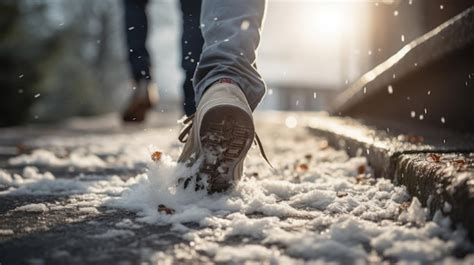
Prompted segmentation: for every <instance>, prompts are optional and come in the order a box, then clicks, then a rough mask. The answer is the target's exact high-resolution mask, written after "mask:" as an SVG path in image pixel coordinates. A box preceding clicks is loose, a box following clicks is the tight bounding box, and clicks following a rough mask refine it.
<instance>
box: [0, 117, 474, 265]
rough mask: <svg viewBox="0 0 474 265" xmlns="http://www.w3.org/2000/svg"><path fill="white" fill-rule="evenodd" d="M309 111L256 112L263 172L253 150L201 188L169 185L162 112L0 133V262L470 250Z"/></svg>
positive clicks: (423, 256) (175, 148)
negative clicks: (229, 188) (239, 165)
mask: <svg viewBox="0 0 474 265" xmlns="http://www.w3.org/2000/svg"><path fill="white" fill-rule="evenodd" d="M158 115H161V116H163V115H162V114H158ZM313 117H314V113H312V114H311V115H308V113H258V114H257V132H258V133H259V136H260V138H261V139H262V140H263V143H264V147H265V149H266V151H267V153H268V156H269V159H270V160H271V162H272V164H273V165H274V166H275V168H276V170H275V171H272V170H270V169H269V168H268V167H267V166H266V164H265V162H264V160H263V159H262V158H261V157H260V155H259V154H258V150H257V149H256V148H254V149H252V150H251V152H250V155H249V158H248V160H247V162H246V177H245V179H244V181H242V182H241V183H240V184H239V185H238V186H237V187H236V189H235V190H234V191H233V192H230V193H226V194H215V195H212V196H208V195H205V194H203V193H199V192H198V193H196V192H189V191H183V190H179V189H177V190H175V189H174V188H173V185H170V183H172V180H173V177H175V176H177V172H179V169H180V168H179V167H177V166H176V164H175V163H174V162H173V160H174V159H176V157H177V156H178V154H179V148H180V147H181V145H180V144H177V141H176V137H177V134H178V131H179V127H178V125H177V124H176V123H175V122H174V119H175V118H174V117H173V118H169V119H168V120H167V121H163V120H162V119H161V121H162V122H157V123H152V124H150V125H149V126H147V127H138V128H133V127H128V128H125V129H124V130H122V129H121V128H120V127H119V126H118V125H117V124H113V123H112V124H109V123H108V122H110V121H111V120H112V118H111V117H105V118H93V119H88V120H82V119H79V120H75V121H74V122H72V123H69V125H68V126H66V125H63V126H61V127H55V128H51V127H47V128H30V129H25V128H17V129H10V130H8V131H3V132H2V133H0V135H1V136H0V146H1V147H2V149H1V150H3V151H4V152H3V155H2V156H1V161H0V168H2V169H1V170H0V200H1V202H2V203H0V263H2V264H18V263H30V264H84V263H88V264H137V263H140V264H142V263H143V264H156V263H158V264H163V263H166V262H167V263H170V264H176V263H180V264H196V263H223V264H242V263H245V262H248V261H254V262H259V263H265V262H271V263H273V264H305V263H309V262H312V261H325V262H330V261H332V262H336V263H344V264H351V263H356V262H357V261H361V262H364V263H369V262H370V263H380V262H382V261H387V262H396V261H412V262H416V261H418V262H422V263H432V262H441V263H452V262H464V263H465V264H469V263H473V262H474V255H472V254H471V255H470V256H469V255H468V254H469V253H472V251H473V248H472V244H471V243H470V241H469V240H468V239H467V235H466V233H464V232H463V229H455V230H453V229H452V228H451V226H450V223H449V222H450V221H449V219H448V218H445V217H443V215H441V214H438V215H437V217H436V218H435V219H434V220H432V219H431V218H428V217H427V216H428V215H426V212H427V209H425V208H423V207H422V206H421V204H420V201H419V200H418V199H417V198H412V197H411V196H410V195H409V193H408V191H407V188H405V187H404V186H396V185H394V184H393V183H392V182H391V180H390V179H384V178H374V177H373V176H374V174H375V175H377V170H378V169H377V167H374V168H372V167H370V166H369V163H368V161H370V159H371V158H370V156H368V158H366V154H364V153H361V154H360V155H361V156H355V157H351V156H349V155H348V153H346V152H345V151H341V150H335V149H333V148H332V147H331V144H332V138H330V137H327V136H326V137H320V136H314V134H313V133H312V132H311V131H308V130H307V129H306V128H305V125H306V124H307V122H309V121H310V120H311V119H312V118H313ZM155 120H160V119H155ZM58 128H61V129H58ZM99 128H105V129H100V130H99ZM150 144H151V145H154V146H153V147H149V145H150ZM157 150H159V151H161V152H163V154H162V157H161V158H160V159H159V161H158V162H152V160H151V158H150V155H151V154H152V152H154V151H157ZM18 152H19V153H18ZM351 155H352V154H351ZM147 168H148V169H147ZM48 172H50V173H48ZM408 189H410V186H408ZM422 200H423V198H421V201H422ZM160 204H162V206H159V205H160ZM446 207H447V208H449V207H448V206H446ZM453 209H454V208H453ZM466 255H468V256H466Z"/></svg>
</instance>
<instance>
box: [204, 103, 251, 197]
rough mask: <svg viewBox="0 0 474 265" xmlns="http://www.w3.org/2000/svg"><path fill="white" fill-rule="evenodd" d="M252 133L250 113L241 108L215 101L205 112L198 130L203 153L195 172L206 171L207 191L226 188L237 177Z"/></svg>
mask: <svg viewBox="0 0 474 265" xmlns="http://www.w3.org/2000/svg"><path fill="white" fill-rule="evenodd" d="M254 134H255V130H254V125H253V120H252V117H251V115H249V114H248V112H246V111H245V110H243V109H242V108H239V107H237V106H234V105H218V106H214V107H212V108H210V109H209V110H207V111H206V112H205V114H204V116H203V118H202V123H201V126H200V130H199V140H200V145H201V150H202V151H203V153H202V155H203V156H204V159H203V162H202V164H201V167H200V170H199V172H200V173H201V174H204V175H207V184H208V188H207V190H208V192H209V193H214V192H222V191H226V190H228V189H229V188H231V187H232V186H233V185H235V184H236V183H237V182H238V181H239V179H240V177H241V176H240V173H239V166H241V165H242V163H243V161H244V159H245V157H246V155H247V152H248V150H249V149H250V147H251V146H252V142H253V139H254Z"/></svg>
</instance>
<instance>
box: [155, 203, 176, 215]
mask: <svg viewBox="0 0 474 265" xmlns="http://www.w3.org/2000/svg"><path fill="white" fill-rule="evenodd" d="M158 212H160V213H165V214H174V212H175V211H174V209H172V208H168V207H166V206H165V205H163V204H160V205H158Z"/></svg>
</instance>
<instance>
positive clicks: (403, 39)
mask: <svg viewBox="0 0 474 265" xmlns="http://www.w3.org/2000/svg"><path fill="white" fill-rule="evenodd" d="M401 39H402V42H405V35H403V34H402V36H401Z"/></svg>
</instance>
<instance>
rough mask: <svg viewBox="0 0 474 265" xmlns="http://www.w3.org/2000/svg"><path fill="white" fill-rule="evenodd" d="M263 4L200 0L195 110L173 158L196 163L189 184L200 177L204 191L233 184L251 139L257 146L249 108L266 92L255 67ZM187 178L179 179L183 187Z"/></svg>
mask: <svg viewBox="0 0 474 265" xmlns="http://www.w3.org/2000/svg"><path fill="white" fill-rule="evenodd" d="M265 8H266V1H265V0H238V1H237V0H203V2H202V12H201V31H202V34H203V37H204V46H203V51H202V54H201V58H200V61H199V64H198V67H197V69H196V72H195V75H194V79H193V83H194V91H195V95H196V102H197V111H196V113H195V114H194V115H192V116H190V117H188V118H187V119H185V120H184V123H185V127H184V128H183V130H182V132H181V134H180V137H179V139H180V140H181V141H182V142H184V143H185V145H184V147H183V150H182V152H181V155H180V157H179V159H178V162H180V163H184V164H185V165H186V166H189V167H190V166H192V165H194V163H197V162H199V163H201V164H200V166H199V171H198V173H197V174H198V175H197V178H196V180H195V182H193V183H195V189H200V188H203V187H204V185H202V183H200V180H206V181H207V185H206V186H207V190H208V192H209V193H213V192H221V191H225V190H228V189H229V188H231V187H233V186H235V184H237V182H238V181H239V180H240V178H241V177H242V174H243V163H244V160H245V157H246V156H247V152H248V150H249V148H250V147H251V145H252V143H253V142H254V140H256V142H257V143H258V144H259V146H260V147H261V144H260V140H259V139H258V136H257V135H256V133H255V126H254V122H253V116H252V113H253V111H254V110H255V108H256V107H257V106H258V104H259V103H260V101H261V100H262V98H263V96H264V95H265V92H266V85H265V83H264V81H263V79H262V77H261V76H260V74H259V72H258V71H257V67H256V58H257V48H258V46H259V42H260V34H261V31H262V24H263V19H264V14H265ZM260 150H261V151H262V155H263V156H264V158H265V159H266V156H265V153H264V152H263V149H262V148H260ZM267 162H268V160H267ZM190 181H192V178H191V177H188V178H187V179H185V180H184V186H185V188H186V186H189V185H188V184H189V183H190Z"/></svg>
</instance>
